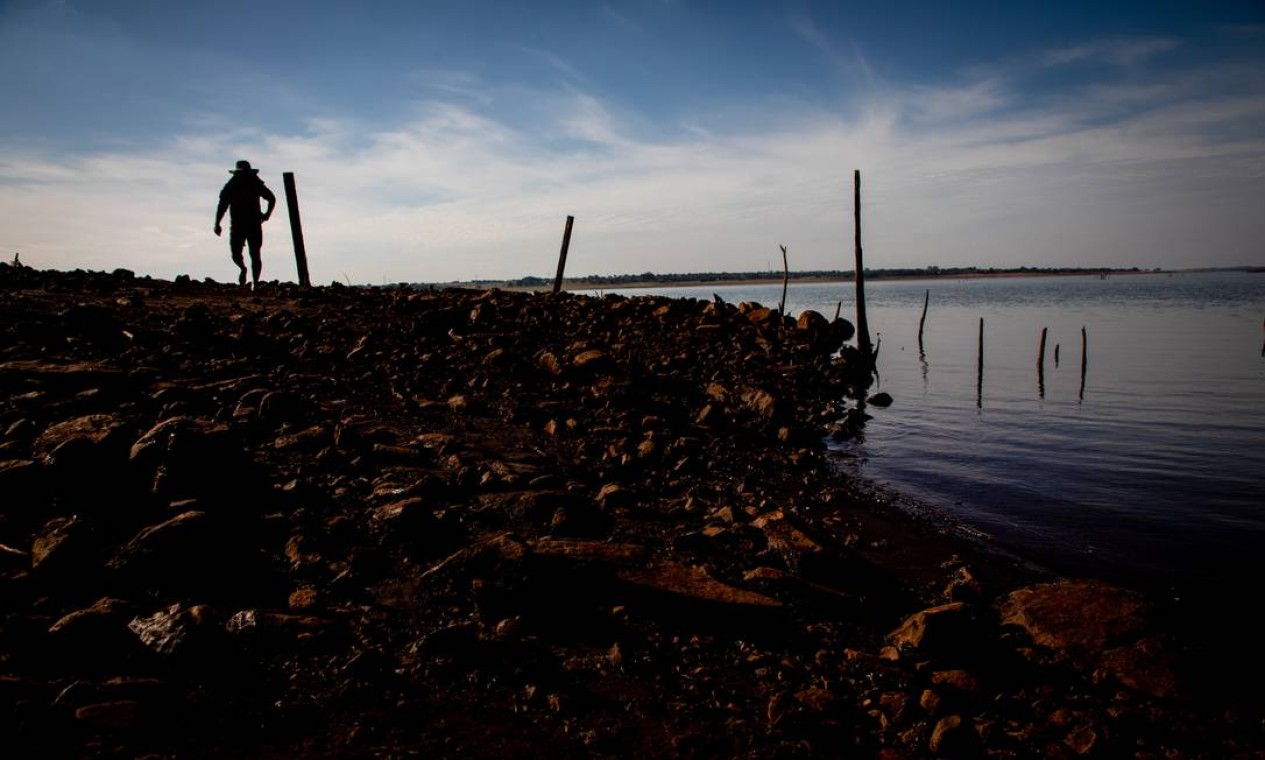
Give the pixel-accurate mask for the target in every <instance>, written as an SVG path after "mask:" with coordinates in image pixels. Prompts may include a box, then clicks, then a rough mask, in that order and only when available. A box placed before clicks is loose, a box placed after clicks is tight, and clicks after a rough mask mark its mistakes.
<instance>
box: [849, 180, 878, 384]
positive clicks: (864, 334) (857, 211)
mask: <svg viewBox="0 0 1265 760" xmlns="http://www.w3.org/2000/svg"><path fill="white" fill-rule="evenodd" d="M852 190H853V192H852V216H853V219H854V221H855V224H856V238H855V249H856V281H857V282H856V284H857V343H858V346H859V348H860V349H861V355H862V356H864V357H865V360H866V361H867V362H869V363H870V366H871V368H873V366H874V350H873V347H872V346H871V344H870V323H869V321H868V320H866V318H865V264H864V263H863V262H862V260H861V170H860V169H853V170H852Z"/></svg>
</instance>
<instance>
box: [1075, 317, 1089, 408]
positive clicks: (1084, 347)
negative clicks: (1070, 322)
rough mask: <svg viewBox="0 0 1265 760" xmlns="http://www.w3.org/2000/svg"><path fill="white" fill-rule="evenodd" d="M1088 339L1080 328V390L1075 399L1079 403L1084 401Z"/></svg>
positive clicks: (1087, 363)
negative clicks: (1078, 400) (1077, 399)
mask: <svg viewBox="0 0 1265 760" xmlns="http://www.w3.org/2000/svg"><path fill="white" fill-rule="evenodd" d="M1088 360H1089V339H1088V338H1087V337H1086V335H1085V328H1084V327H1083V326H1082V327H1081V390H1080V393H1079V394H1078V396H1077V398H1079V399H1080V400H1081V401H1084V400H1085V369H1086V368H1087V367H1088V366H1089V361H1088Z"/></svg>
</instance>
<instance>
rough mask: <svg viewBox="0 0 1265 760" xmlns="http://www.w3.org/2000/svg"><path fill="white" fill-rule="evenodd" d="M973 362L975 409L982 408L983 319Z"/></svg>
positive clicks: (981, 318) (982, 319) (980, 320)
mask: <svg viewBox="0 0 1265 760" xmlns="http://www.w3.org/2000/svg"><path fill="white" fill-rule="evenodd" d="M976 356H977V358H976V360H975V408H976V409H979V408H982V407H983V406H984V318H983V317H980V318H979V351H978V353H977V354H976Z"/></svg>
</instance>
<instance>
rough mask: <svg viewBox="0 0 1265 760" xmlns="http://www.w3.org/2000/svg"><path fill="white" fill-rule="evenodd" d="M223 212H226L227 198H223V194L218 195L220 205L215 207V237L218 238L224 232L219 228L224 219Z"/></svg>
mask: <svg viewBox="0 0 1265 760" xmlns="http://www.w3.org/2000/svg"><path fill="white" fill-rule="evenodd" d="M225 211H228V198H226V197H224V194H223V193H220V204H219V205H218V206H216V207H215V234H216V236H218V235H219V234H220V233H222V232H223V231H224V228H223V227H221V226H220V222H221V221H222V220H223V219H224V212H225Z"/></svg>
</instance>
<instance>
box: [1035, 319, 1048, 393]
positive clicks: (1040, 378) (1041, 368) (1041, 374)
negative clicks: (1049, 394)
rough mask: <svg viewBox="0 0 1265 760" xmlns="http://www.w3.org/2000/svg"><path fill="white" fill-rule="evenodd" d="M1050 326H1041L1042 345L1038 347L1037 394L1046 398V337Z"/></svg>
mask: <svg viewBox="0 0 1265 760" xmlns="http://www.w3.org/2000/svg"><path fill="white" fill-rule="evenodd" d="M1049 330H1050V328H1048V327H1042V328H1041V346H1040V347H1039V348H1037V395H1038V396H1040V397H1041V398H1045V337H1046V333H1048V332H1049Z"/></svg>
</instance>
